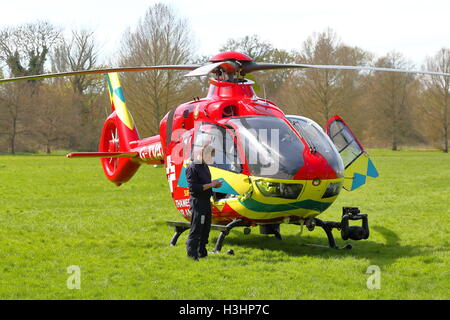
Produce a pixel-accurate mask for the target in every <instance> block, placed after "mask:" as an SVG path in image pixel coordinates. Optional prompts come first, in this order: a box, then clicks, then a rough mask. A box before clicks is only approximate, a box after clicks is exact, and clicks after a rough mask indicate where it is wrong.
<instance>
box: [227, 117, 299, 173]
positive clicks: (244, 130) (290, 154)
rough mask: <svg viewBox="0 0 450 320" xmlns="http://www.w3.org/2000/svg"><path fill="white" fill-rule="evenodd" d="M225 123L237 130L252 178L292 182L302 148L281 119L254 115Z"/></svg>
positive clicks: (297, 169)
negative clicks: (290, 180) (289, 180)
mask: <svg viewBox="0 0 450 320" xmlns="http://www.w3.org/2000/svg"><path fill="white" fill-rule="evenodd" d="M228 123H232V124H233V125H234V126H235V127H236V129H237V132H238V135H239V136H240V143H241V144H242V146H243V149H244V151H245V157H246V161H247V164H248V168H249V170H250V172H251V173H252V175H254V176H258V177H267V178H276V179H293V177H294V176H295V175H296V173H297V172H298V171H299V170H300V168H301V167H302V166H303V165H304V161H303V151H304V145H303V143H302V141H301V140H300V139H299V137H298V136H297V135H296V134H295V132H294V131H293V130H292V129H291V128H290V127H289V125H288V124H287V123H286V122H285V121H284V120H282V119H279V118H275V117H266V116H255V117H242V118H233V119H230V121H229V122H228Z"/></svg>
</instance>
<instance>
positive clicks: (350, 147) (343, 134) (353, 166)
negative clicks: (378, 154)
mask: <svg viewBox="0 0 450 320" xmlns="http://www.w3.org/2000/svg"><path fill="white" fill-rule="evenodd" d="M327 134H328V136H329V137H330V138H331V140H332V141H333V143H334V144H335V146H336V148H337V149H338V151H339V154H340V155H341V158H342V160H343V162H344V167H345V180H344V185H343V187H344V189H345V190H347V191H353V190H356V189H358V188H359V187H361V186H363V185H364V184H366V182H367V177H371V178H378V176H379V174H378V171H377V169H376V168H375V165H374V163H373V161H372V160H371V159H370V157H369V154H368V153H367V152H366V151H365V150H364V148H363V146H362V145H361V143H360V142H359V141H358V139H357V138H356V137H355V135H354V134H353V132H352V131H351V130H350V128H349V127H348V126H347V124H346V123H345V122H344V120H342V118H341V117H339V116H334V117H332V118H331V119H330V120H329V121H328V124H327Z"/></svg>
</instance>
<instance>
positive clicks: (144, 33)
mask: <svg viewBox="0 0 450 320" xmlns="http://www.w3.org/2000/svg"><path fill="white" fill-rule="evenodd" d="M191 55H192V38H191V33H190V30H189V26H188V23H187V21H186V20H185V19H183V18H180V17H178V16H176V14H175V13H174V11H173V10H172V9H171V8H170V7H169V6H167V5H165V4H155V5H153V6H151V7H150V8H149V9H148V10H147V12H146V13H145V16H144V18H143V19H142V20H140V22H139V23H138V25H137V26H136V28H134V29H133V30H128V31H127V32H126V34H125V36H124V44H123V47H122V49H121V52H120V64H121V65H128V66H130V65H131V66H139V65H164V64H186V63H188V62H189V60H190V57H191ZM122 79H123V81H122V82H123V86H124V89H125V95H126V97H127V101H128V104H129V107H130V109H131V110H132V112H133V113H134V114H135V115H136V116H137V117H136V118H135V120H136V122H137V125H138V127H139V128H140V132H141V133H144V134H145V135H149V134H155V133H156V132H158V130H159V122H160V120H161V118H162V117H163V116H164V114H165V113H166V112H167V111H168V110H169V109H171V108H173V107H175V106H176V105H177V104H179V103H180V102H182V101H183V99H185V98H186V92H185V91H184V85H185V83H186V79H185V78H184V77H183V74H182V73H180V72H177V71H151V72H145V73H139V72H138V73H127V74H123V78H122ZM191 94H192V95H191V97H193V96H195V94H196V93H195V92H193V93H191Z"/></svg>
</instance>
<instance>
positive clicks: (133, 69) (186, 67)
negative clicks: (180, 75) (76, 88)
mask: <svg viewBox="0 0 450 320" xmlns="http://www.w3.org/2000/svg"><path fill="white" fill-rule="evenodd" d="M198 67H200V66H199V65H162V66H142V67H120V68H106V69H94V70H82V71H69V72H60V73H47V74H39V75H34V76H24V77H17V78H9V79H0V83H5V82H12V81H21V80H39V79H48V78H58V77H67V76H82V75H88V74H103V73H112V72H137V71H149V70H186V71H189V70H195V69H197V68H198Z"/></svg>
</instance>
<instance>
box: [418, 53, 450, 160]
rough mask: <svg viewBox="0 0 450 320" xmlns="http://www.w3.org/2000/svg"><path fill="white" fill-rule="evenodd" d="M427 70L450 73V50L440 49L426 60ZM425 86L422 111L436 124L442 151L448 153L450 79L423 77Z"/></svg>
mask: <svg viewBox="0 0 450 320" xmlns="http://www.w3.org/2000/svg"><path fill="white" fill-rule="evenodd" d="M426 66H427V70H430V71H437V72H446V73H450V49H446V48H442V49H441V50H439V52H438V53H437V54H436V55H435V56H434V57H432V58H428V59H427V63H426ZM423 83H424V85H425V92H424V99H425V104H424V106H423V108H422V109H423V111H424V113H425V114H426V116H427V117H428V119H429V120H430V122H431V123H432V124H434V123H436V124H438V130H439V135H440V137H441V140H442V150H443V151H444V152H446V153H448V140H449V124H450V123H449V120H450V115H449V112H450V78H449V77H439V76H430V77H424V78H423Z"/></svg>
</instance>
